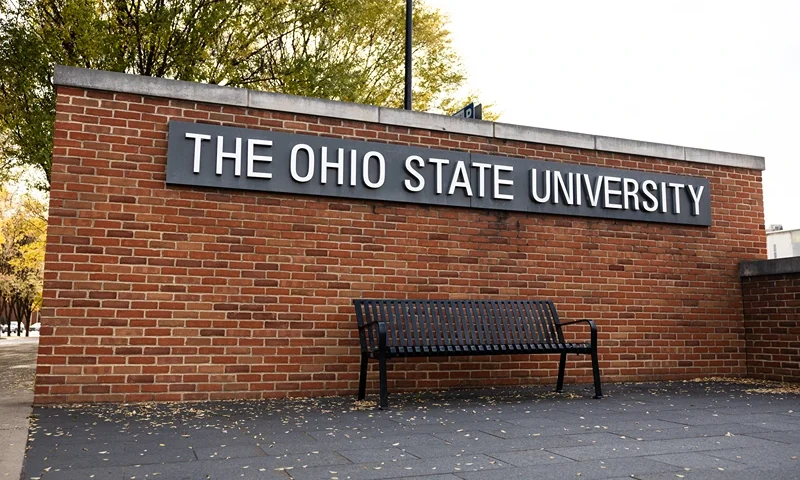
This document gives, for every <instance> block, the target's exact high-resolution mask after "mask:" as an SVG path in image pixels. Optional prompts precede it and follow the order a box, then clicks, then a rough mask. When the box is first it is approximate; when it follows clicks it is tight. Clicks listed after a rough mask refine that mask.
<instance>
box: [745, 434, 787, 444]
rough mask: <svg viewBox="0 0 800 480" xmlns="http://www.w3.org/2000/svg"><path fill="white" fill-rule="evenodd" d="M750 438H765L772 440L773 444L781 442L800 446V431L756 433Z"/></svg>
mask: <svg viewBox="0 0 800 480" xmlns="http://www.w3.org/2000/svg"><path fill="white" fill-rule="evenodd" d="M747 435H748V436H750V437H755V438H763V439H764V440H772V441H773V442H781V443H788V444H800V431H790V432H787V431H781V432H769V431H767V432H754V433H748V434H747Z"/></svg>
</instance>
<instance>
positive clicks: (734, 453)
mask: <svg viewBox="0 0 800 480" xmlns="http://www.w3.org/2000/svg"><path fill="white" fill-rule="evenodd" d="M713 455H715V456H718V457H720V458H725V459H728V460H733V461H736V462H741V463H746V464H748V465H751V466H754V467H764V468H770V469H775V468H778V467H786V468H792V469H794V470H795V472H800V446H798V445H784V444H780V443H775V444H772V445H769V446H761V447H752V448H734V449H725V450H721V451H718V452H714V453H713ZM798 477H800V473H798Z"/></svg>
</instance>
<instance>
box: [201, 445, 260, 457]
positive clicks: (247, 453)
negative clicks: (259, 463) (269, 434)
mask: <svg viewBox="0 0 800 480" xmlns="http://www.w3.org/2000/svg"><path fill="white" fill-rule="evenodd" d="M193 451H194V452H195V454H196V455H197V458H198V459H201V460H213V459H220V458H247V457H264V456H266V455H267V454H266V453H264V450H262V449H261V448H259V447H257V446H255V445H224V446H223V445H219V446H216V447H198V448H194V449H193Z"/></svg>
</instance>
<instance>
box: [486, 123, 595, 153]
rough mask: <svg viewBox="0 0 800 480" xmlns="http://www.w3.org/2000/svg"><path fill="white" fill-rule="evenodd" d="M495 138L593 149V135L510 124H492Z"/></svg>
mask: <svg viewBox="0 0 800 480" xmlns="http://www.w3.org/2000/svg"><path fill="white" fill-rule="evenodd" d="M494 136H495V138H501V139H504V140H518V141H522V142H532V143H543V144H546V145H558V146H562V147H571V148H584V149H587V150H594V149H595V137H594V135H587V134H585V133H575V132H564V131H561V130H550V129H547V128H537V127H526V126H523V125H512V124H510V123H495V124H494Z"/></svg>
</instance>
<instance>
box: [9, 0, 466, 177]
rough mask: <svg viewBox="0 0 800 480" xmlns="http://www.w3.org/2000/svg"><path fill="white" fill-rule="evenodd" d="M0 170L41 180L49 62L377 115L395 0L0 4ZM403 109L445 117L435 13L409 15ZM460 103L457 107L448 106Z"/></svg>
mask: <svg viewBox="0 0 800 480" xmlns="http://www.w3.org/2000/svg"><path fill="white" fill-rule="evenodd" d="M0 1H2V2H3V3H2V7H0V148H1V149H2V150H0V162H5V164H6V165H5V167H6V168H3V165H2V164H0V171H7V170H8V167H9V166H10V165H12V164H22V165H28V166H33V167H35V168H37V169H39V170H41V171H42V172H44V173H45V177H46V180H45V181H44V182H43V183H44V185H43V187H45V188H46V187H47V186H48V185H49V181H50V176H49V174H50V156H51V144H52V129H53V119H54V116H55V113H54V108H55V95H54V90H53V85H52V71H53V68H54V66H55V65H56V64H62V65H70V66H78V67H86V68H94V69H98V70H111V71H122V72H128V73H134V74H139V75H149V76H156V77H168V78H175V79H180V80H189V81H197V82H207V83H215V84H220V85H231V86H240V87H248V88H253V89H262V90H270V91H276V92H285V93H291V94H296V95H305V96H312V97H320V98H329V99H334V100H343V101H350V102H358V103H365V104H374V105H381V106H389V107H398V108H399V107H401V106H402V103H403V78H404V35H405V21H404V19H405V7H404V5H405V2H404V1H403V0H238V1H231V0H0ZM413 55H414V92H413V100H414V102H413V103H414V109H415V110H423V111H440V112H446V111H447V110H453V109H454V110H457V109H458V108H460V107H461V106H463V104H464V103H465V102H456V101H455V100H454V98H455V97H456V96H457V92H458V90H459V88H460V87H461V85H462V84H463V82H464V75H463V73H462V72H461V69H460V65H459V59H458V56H457V55H456V53H455V51H454V50H453V48H452V46H451V43H450V33H449V32H448V30H447V29H446V20H445V18H444V17H443V16H442V14H441V13H440V12H439V11H438V10H435V9H432V8H430V7H429V6H427V5H426V4H425V3H424V1H423V0H418V1H416V2H415V6H414V44H413ZM457 103H461V105H459V106H458V107H453V105H455V104H457Z"/></svg>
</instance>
